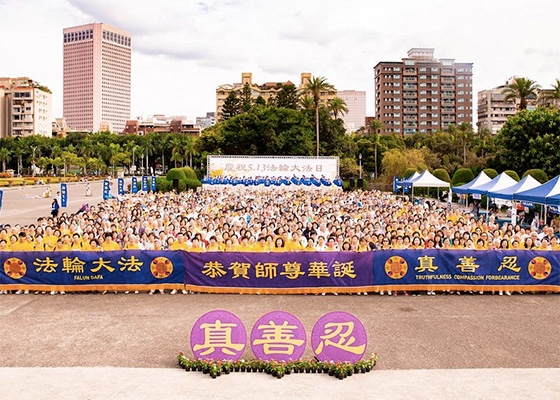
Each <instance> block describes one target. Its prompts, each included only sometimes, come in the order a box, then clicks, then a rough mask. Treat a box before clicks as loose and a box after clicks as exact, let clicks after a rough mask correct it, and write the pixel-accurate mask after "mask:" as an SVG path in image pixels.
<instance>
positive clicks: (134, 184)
mask: <svg viewBox="0 0 560 400" xmlns="http://www.w3.org/2000/svg"><path fill="white" fill-rule="evenodd" d="M130 190H131V191H132V193H133V194H134V193H138V179H136V177H135V176H133V177H132V183H131V184H130Z"/></svg>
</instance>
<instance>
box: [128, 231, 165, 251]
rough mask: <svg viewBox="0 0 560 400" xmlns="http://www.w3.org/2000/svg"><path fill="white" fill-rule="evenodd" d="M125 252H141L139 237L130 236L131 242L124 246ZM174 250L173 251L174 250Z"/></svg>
mask: <svg viewBox="0 0 560 400" xmlns="http://www.w3.org/2000/svg"><path fill="white" fill-rule="evenodd" d="M124 249H125V250H141V248H140V243H139V241H138V236H136V235H130V238H129V240H127V241H126V243H125V244H124ZM172 250H173V249H172Z"/></svg>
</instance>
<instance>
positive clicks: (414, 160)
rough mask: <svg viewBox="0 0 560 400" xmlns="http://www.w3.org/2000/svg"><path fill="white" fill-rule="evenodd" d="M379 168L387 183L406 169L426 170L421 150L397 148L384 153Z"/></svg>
mask: <svg viewBox="0 0 560 400" xmlns="http://www.w3.org/2000/svg"><path fill="white" fill-rule="evenodd" d="M381 168H382V170H383V174H384V177H385V181H386V182H387V183H389V182H391V181H392V179H393V177H395V176H402V175H403V173H404V171H405V170H406V169H407V168H416V169H417V170H425V169H428V167H427V165H426V160H425V154H424V151H423V150H420V149H404V150H401V149H397V148H395V149H391V150H388V151H386V152H385V154H384V156H383V161H382V162H381Z"/></svg>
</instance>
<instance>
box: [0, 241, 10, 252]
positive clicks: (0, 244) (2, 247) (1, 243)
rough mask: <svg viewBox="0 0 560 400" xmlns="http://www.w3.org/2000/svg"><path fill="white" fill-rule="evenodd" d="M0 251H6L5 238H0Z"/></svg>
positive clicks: (6, 243)
mask: <svg viewBox="0 0 560 400" xmlns="http://www.w3.org/2000/svg"><path fill="white" fill-rule="evenodd" d="M0 251H8V242H7V241H6V239H0Z"/></svg>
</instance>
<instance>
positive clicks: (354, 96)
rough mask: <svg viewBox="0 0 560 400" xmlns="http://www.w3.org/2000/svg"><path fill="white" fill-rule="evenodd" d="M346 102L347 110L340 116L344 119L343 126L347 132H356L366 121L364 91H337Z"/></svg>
mask: <svg viewBox="0 0 560 400" xmlns="http://www.w3.org/2000/svg"><path fill="white" fill-rule="evenodd" d="M337 96H338V97H340V98H341V99H342V100H344V102H345V103H346V108H348V112H347V113H345V114H342V115H341V116H340V118H341V119H342V120H343V121H344V127H345V128H346V131H347V132H348V133H350V132H356V131H357V130H358V129H360V128H362V127H363V126H365V123H366V92H365V91H361V90H340V91H338V92H337Z"/></svg>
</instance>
